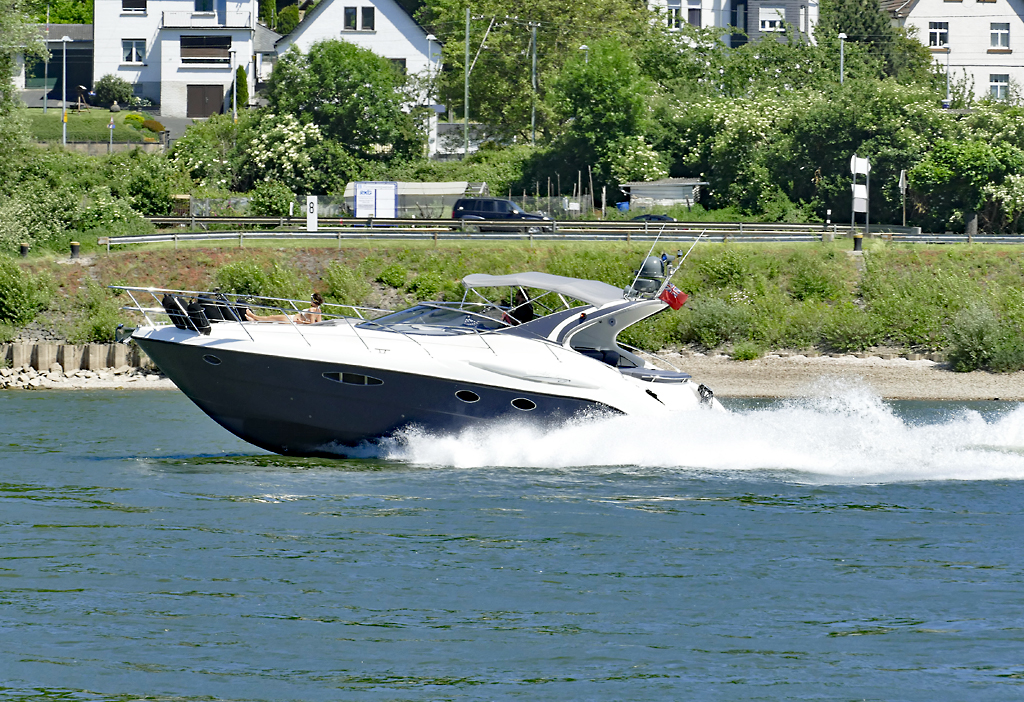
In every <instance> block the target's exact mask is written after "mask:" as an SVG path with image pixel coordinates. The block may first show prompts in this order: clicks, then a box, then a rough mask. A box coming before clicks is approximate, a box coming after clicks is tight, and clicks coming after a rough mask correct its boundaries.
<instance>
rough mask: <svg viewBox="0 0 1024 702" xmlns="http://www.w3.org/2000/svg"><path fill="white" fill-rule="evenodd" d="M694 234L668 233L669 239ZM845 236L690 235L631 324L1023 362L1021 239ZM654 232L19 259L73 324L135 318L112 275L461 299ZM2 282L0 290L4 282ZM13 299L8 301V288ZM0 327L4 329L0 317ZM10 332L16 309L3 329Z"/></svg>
mask: <svg viewBox="0 0 1024 702" xmlns="http://www.w3.org/2000/svg"><path fill="white" fill-rule="evenodd" d="M687 246H688V245H687V244H675V243H672V242H665V244H664V245H663V246H662V245H659V247H658V248H657V250H656V252H655V253H660V252H661V251H662V250H665V251H668V252H674V251H676V250H677V249H678V248H686V247H687ZM848 247H849V242H839V243H837V244H807V243H798V244H733V243H730V244H713V243H702V244H699V245H698V246H697V248H696V249H694V251H693V254H692V255H691V257H690V259H689V260H688V261H687V262H686V265H685V267H684V269H683V270H682V271H680V273H679V274H678V275H677V276H676V278H675V283H676V284H677V285H678V286H679V287H680V288H681V289H683V290H684V291H686V292H689V293H691V295H692V297H691V302H690V303H689V304H688V305H687V308H684V309H683V310H681V311H679V312H671V311H669V312H665V313H663V314H660V315H658V316H657V317H655V318H654V319H652V320H649V321H647V322H645V323H643V324H641V325H637V326H636V327H634V328H631V329H629V330H627V331H626V332H624V334H623V335H622V338H623V340H624V341H626V342H627V343H632V344H635V345H638V346H641V347H643V348H648V349H652V350H653V349H659V348H664V347H673V346H675V347H678V346H681V345H687V344H689V345H693V346H695V347H701V348H719V349H724V350H726V351H728V352H730V353H731V354H733V355H734V357H736V358H740V359H743V358H753V357H756V356H758V355H760V354H762V353H763V352H764V351H766V350H768V349H809V348H817V349H819V350H822V351H859V350H865V349H871V348H878V347H887V348H893V349H896V350H939V351H946V352H948V353H949V354H950V356H951V360H953V361H954V363H955V364H957V365H958V366H959V367H960V368H961V369H964V370H966V369H973V368H979V367H980V368H988V369H991V370H1017V369H1020V368H1024V334H1022V330H1024V289H1022V288H1024V285H1022V282H1024V269H1022V264H1021V261H1020V258H1019V249H1017V248H1016V247H1009V246H1007V247H995V246H985V247H982V246H968V245H962V246H901V245H889V244H886V243H884V242H872V243H870V244H869V245H868V246H867V249H868V250H867V252H866V253H865V255H864V257H863V258H854V257H852V256H850V255H848V253H847V251H846V249H847V248H848ZM647 248H648V245H643V244H626V243H625V242H617V243H586V244H584V243H579V244H577V243H547V242H543V243H542V242H535V243H534V244H533V245H532V246H531V245H530V244H528V243H526V242H458V243H454V242H442V243H441V244H438V245H434V244H433V243H432V242H377V241H374V242H343V243H342V246H341V247H340V248H338V247H337V244H335V243H331V244H325V245H324V246H321V247H315V246H309V245H308V243H305V242H303V243H299V242H289V243H288V244H287V245H282V244H281V242H263V243H262V245H259V244H254V245H252V246H249V245H248V244H247V248H246V249H244V250H239V249H237V248H234V247H233V246H232V245H231V244H230V243H228V242H225V243H224V244H223V245H221V246H215V245H211V244H210V243H204V244H203V245H202V247H201V248H200V247H198V246H197V247H195V248H192V247H184V246H183V247H182V248H181V249H178V250H175V249H173V248H172V247H171V246H170V245H162V246H154V247H147V248H141V247H139V248H136V249H134V250H131V251H120V252H114V253H111V254H110V255H107V254H104V253H97V254H95V255H94V256H93V257H92V261H91V262H90V263H89V264H87V265H83V266H68V265H60V264H57V263H56V261H55V260H53V259H52V258H48V257H43V256H41V257H39V258H35V259H29V261H28V262H26V263H24V264H22V265H21V268H22V269H23V270H24V271H25V275H26V277H29V278H31V279H32V280H34V281H36V282H35V283H33V285H34V289H38V290H42V291H49V292H48V293H46V294H45V295H44V297H46V299H45V300H40V301H38V303H37V307H38V308H41V311H40V312H39V317H38V319H37V322H36V323H37V324H42V325H43V326H49V327H51V328H55V329H58V330H60V331H61V332H62V333H64V334H65V335H66V336H68V337H69V338H71V339H73V340H77V341H83V340H88V339H89V338H103V337H104V335H112V333H113V326H115V325H116V322H117V320H118V319H119V318H120V319H123V321H125V322H128V323H131V321H132V320H130V319H126V318H124V316H123V314H122V313H119V312H118V310H117V307H118V305H119V304H121V303H122V302H123V301H122V300H118V299H116V298H114V297H112V296H110V295H109V294H108V293H106V292H105V291H104V290H103V289H102V287H101V286H105V285H108V284H111V283H120V284H131V285H153V286H160V287H170V288H182V289H206V288H209V287H212V286H214V285H220V286H221V287H222V288H224V289H225V290H230V291H236V292H240V293H245V294H249V295H253V296H259V295H266V296H273V297H295V298H298V299H306V298H307V297H308V295H309V293H310V292H311V291H313V290H318V291H320V292H322V293H323V294H324V295H325V297H326V298H327V299H328V301H334V302H339V303H346V304H362V305H369V306H382V307H387V308H395V307H400V306H402V305H404V304H407V303H409V302H412V301H415V300H426V299H438V298H439V297H444V298H446V299H457V298H460V297H461V292H460V287H459V285H458V281H459V279H461V277H462V276H464V275H466V274H468V273H472V272H489V273H495V274H500V273H509V272H514V271H523V270H538V271H546V272H550V273H556V274H561V275H569V276H575V277H582V278H593V279H599V280H604V281H607V282H609V283H612V284H614V285H617V286H622V285H625V284H627V283H628V282H629V281H630V279H631V277H632V271H633V270H635V267H636V266H637V265H638V263H639V262H640V260H641V258H642V257H643V255H645V254H646V253H647ZM0 294H2V292H0ZM0 305H2V301H0ZM0 331H2V330H0ZM13 332H14V328H13V327H12V326H11V325H8V326H7V327H6V335H7V336H10V335H11V334H12V333H13Z"/></svg>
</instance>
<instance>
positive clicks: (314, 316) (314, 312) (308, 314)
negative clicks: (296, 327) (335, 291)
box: [245, 293, 324, 324]
mask: <svg viewBox="0 0 1024 702" xmlns="http://www.w3.org/2000/svg"><path fill="white" fill-rule="evenodd" d="M310 302H312V303H313V305H312V307H310V308H309V309H308V310H306V311H305V312H299V313H298V314H297V315H295V316H294V317H289V316H288V315H286V314H272V315H268V316H266V317H257V316H256V315H254V314H253V313H252V310H249V309H246V311H245V318H246V320H248V321H250V322H294V323H295V324H316V323H317V322H319V321H320V320H321V319H322V318H323V317H322V313H321V311H320V305H322V304H324V298H323V297H322V296H321V295H320V293H313V295H312V296H311V297H310Z"/></svg>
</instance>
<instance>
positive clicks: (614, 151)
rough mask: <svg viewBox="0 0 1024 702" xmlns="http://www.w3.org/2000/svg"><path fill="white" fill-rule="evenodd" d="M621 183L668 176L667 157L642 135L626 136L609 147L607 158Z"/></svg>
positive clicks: (611, 170) (609, 166)
mask: <svg viewBox="0 0 1024 702" xmlns="http://www.w3.org/2000/svg"><path fill="white" fill-rule="evenodd" d="M606 161H607V164H608V168H609V171H610V172H611V175H612V178H614V179H615V180H616V181H618V182H619V183H628V182H630V181H652V180H659V179H661V178H665V177H667V176H668V168H666V167H665V159H664V157H663V156H662V155H661V154H659V153H658V152H657V151H655V150H654V148H653V147H652V146H651V145H650V144H648V143H647V142H646V141H645V140H644V138H643V137H642V136H634V137H625V138H623V139H621V140H620V141H618V142H616V143H615V144H613V145H612V146H611V148H609V150H608V156H607V158H606Z"/></svg>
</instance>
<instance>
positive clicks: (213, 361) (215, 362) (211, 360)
mask: <svg viewBox="0 0 1024 702" xmlns="http://www.w3.org/2000/svg"><path fill="white" fill-rule="evenodd" d="M203 360H204V361H206V362H207V363H209V364H210V365H211V366H219V365H220V363H221V361H220V359H219V358H217V357H216V356H214V355H212V354H206V355H205V356H203Z"/></svg>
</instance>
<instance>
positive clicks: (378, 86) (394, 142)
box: [267, 39, 423, 160]
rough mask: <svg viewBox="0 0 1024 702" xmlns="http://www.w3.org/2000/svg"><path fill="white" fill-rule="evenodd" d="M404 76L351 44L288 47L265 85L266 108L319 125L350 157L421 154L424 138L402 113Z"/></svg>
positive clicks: (383, 158) (327, 43) (367, 51)
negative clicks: (303, 50) (267, 102)
mask: <svg viewBox="0 0 1024 702" xmlns="http://www.w3.org/2000/svg"><path fill="white" fill-rule="evenodd" d="M404 85H405V77H404V76H403V75H401V74H400V73H399V72H398V71H397V70H396V69H395V68H394V66H392V64H391V62H390V61H389V60H388V59H386V58H382V57H380V56H377V55H376V54H375V53H373V52H372V51H369V50H367V49H363V48H360V47H358V46H356V45H355V44H350V43H348V42H342V41H338V40H336V39H328V40H325V41H320V42H317V43H315V44H313V46H311V47H310V49H309V53H308V54H304V53H302V52H301V51H300V50H299V49H298V48H297V47H295V46H292V48H291V49H289V51H288V52H287V53H286V54H285V55H284V56H282V57H281V58H280V59H279V60H278V62H277V65H276V66H275V67H274V72H273V74H271V77H270V81H269V82H268V84H267V100H268V101H269V103H270V109H271V110H272V111H273V112H275V113H277V114H290V115H294V116H296V117H298V118H299V120H300V121H302V122H303V123H313V124H316V125H318V126H319V127H320V129H321V131H322V132H323V135H324V136H325V137H326V138H327V139H330V140H333V141H336V142H338V143H341V144H344V145H345V146H346V147H347V148H348V149H349V150H350V151H351V152H352V153H353V154H354V155H356V156H358V157H361V158H366V159H379V160H389V159H391V158H394V157H398V156H408V155H416V154H419V153H420V152H421V150H422V144H423V137H422V135H421V134H419V133H418V132H417V130H416V127H415V124H414V122H413V118H412V116H411V115H410V114H408V113H407V112H405V110H404V107H405V103H406V96H405V94H404V90H403V88H404Z"/></svg>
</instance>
